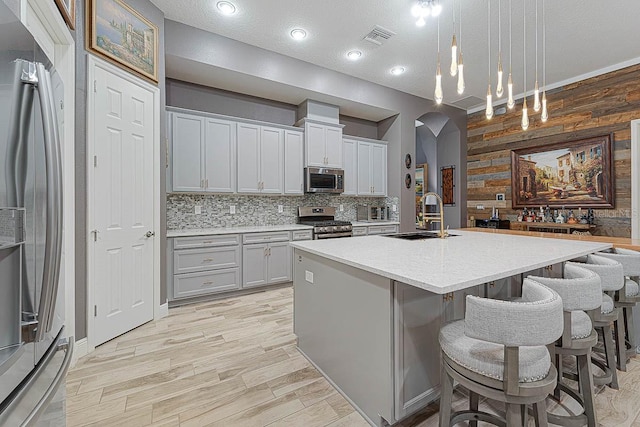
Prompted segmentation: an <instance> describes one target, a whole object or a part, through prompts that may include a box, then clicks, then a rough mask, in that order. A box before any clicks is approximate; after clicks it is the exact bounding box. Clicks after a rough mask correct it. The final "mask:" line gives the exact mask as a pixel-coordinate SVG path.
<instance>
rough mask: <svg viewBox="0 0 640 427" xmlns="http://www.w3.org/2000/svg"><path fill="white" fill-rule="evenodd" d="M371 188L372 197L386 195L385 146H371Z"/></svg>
mask: <svg viewBox="0 0 640 427" xmlns="http://www.w3.org/2000/svg"><path fill="white" fill-rule="evenodd" d="M371 186H372V187H373V195H374V196H386V195H387V146H386V145H382V144H371Z"/></svg>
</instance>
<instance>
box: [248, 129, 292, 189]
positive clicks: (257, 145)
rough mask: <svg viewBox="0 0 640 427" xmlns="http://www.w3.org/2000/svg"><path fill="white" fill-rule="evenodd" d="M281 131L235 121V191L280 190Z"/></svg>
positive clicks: (282, 141)
mask: <svg viewBox="0 0 640 427" xmlns="http://www.w3.org/2000/svg"><path fill="white" fill-rule="evenodd" d="M283 146H284V131H283V130H282V129H278V128H272V127H268V126H259V125H254V124H248V123H238V193H266V194H269V193H271V194H281V193H282V185H283V166H282V164H283V157H284V156H283Z"/></svg>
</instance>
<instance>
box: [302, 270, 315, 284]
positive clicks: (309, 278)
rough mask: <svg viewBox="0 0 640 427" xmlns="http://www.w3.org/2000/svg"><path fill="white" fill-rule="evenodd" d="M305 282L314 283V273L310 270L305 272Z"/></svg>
mask: <svg viewBox="0 0 640 427" xmlns="http://www.w3.org/2000/svg"><path fill="white" fill-rule="evenodd" d="M304 280H306V281H307V282H309V283H313V272H312V271H309V270H305V271H304Z"/></svg>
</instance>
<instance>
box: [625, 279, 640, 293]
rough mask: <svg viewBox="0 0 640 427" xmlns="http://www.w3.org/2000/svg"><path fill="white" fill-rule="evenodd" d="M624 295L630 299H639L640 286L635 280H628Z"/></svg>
mask: <svg viewBox="0 0 640 427" xmlns="http://www.w3.org/2000/svg"><path fill="white" fill-rule="evenodd" d="M624 294H625V295H626V296H628V297H637V296H639V295H640V286H638V284H637V283H636V282H635V281H634V280H631V279H626V281H625V284H624Z"/></svg>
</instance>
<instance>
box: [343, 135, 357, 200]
mask: <svg viewBox="0 0 640 427" xmlns="http://www.w3.org/2000/svg"><path fill="white" fill-rule="evenodd" d="M342 160H343V163H344V192H343V193H342V195H343V196H355V195H356V194H358V143H357V142H356V141H354V140H352V139H345V140H343V142H342Z"/></svg>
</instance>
